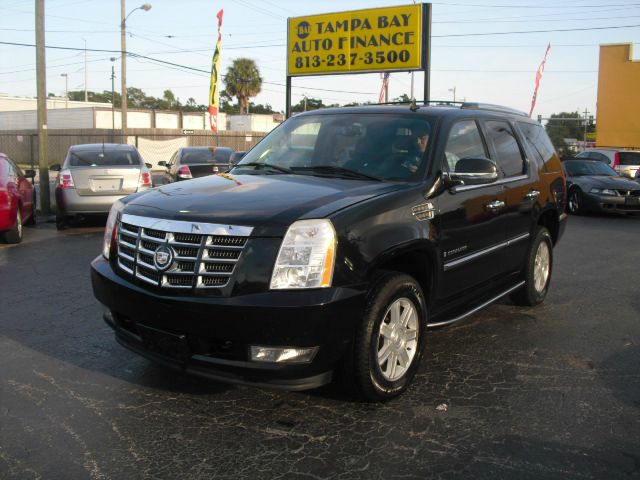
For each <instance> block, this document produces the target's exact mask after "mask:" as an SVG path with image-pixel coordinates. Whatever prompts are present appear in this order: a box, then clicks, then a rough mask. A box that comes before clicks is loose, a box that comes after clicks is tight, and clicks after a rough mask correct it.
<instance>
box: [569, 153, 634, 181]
mask: <svg viewBox="0 0 640 480" xmlns="http://www.w3.org/2000/svg"><path fill="white" fill-rule="evenodd" d="M575 158H588V159H589V160H599V161H601V162H604V163H606V164H607V165H609V166H610V167H611V168H613V169H614V170H615V171H616V172H618V175H620V176H622V177H628V178H631V179H633V178H635V176H636V173H637V171H638V170H640V151H639V150H623V149H617V148H589V149H587V150H585V151H584V152H581V153H579V154H578V155H576V157H575Z"/></svg>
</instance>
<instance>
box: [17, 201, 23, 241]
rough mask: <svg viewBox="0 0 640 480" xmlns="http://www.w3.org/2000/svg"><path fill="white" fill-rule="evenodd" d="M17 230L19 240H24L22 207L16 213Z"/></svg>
mask: <svg viewBox="0 0 640 480" xmlns="http://www.w3.org/2000/svg"><path fill="white" fill-rule="evenodd" d="M16 228H17V229H18V238H22V212H21V211H20V205H18V210H17V211H16Z"/></svg>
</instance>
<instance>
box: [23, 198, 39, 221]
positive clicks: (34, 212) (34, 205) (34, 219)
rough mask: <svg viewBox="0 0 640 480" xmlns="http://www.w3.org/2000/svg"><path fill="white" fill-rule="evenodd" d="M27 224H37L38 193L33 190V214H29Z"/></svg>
mask: <svg viewBox="0 0 640 480" xmlns="http://www.w3.org/2000/svg"><path fill="white" fill-rule="evenodd" d="M24 224H25V225H35V224H36V193H35V192H33V202H32V203H31V215H29V219H28V220H27V221H26V222H24Z"/></svg>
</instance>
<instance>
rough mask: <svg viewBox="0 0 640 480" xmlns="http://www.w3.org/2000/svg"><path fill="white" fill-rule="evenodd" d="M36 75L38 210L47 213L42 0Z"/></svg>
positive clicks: (38, 14) (38, 11)
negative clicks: (38, 174)
mask: <svg viewBox="0 0 640 480" xmlns="http://www.w3.org/2000/svg"><path fill="white" fill-rule="evenodd" d="M36 77H37V94H38V167H39V173H40V211H41V212H43V213H49V212H50V210H51V205H50V203H49V159H48V158H47V146H48V143H49V141H48V140H49V139H48V136H47V75H46V65H45V43H44V0H36Z"/></svg>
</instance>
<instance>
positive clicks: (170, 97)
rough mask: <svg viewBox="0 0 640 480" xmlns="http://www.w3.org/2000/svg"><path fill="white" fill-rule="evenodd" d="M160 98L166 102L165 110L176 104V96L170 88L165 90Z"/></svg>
mask: <svg viewBox="0 0 640 480" xmlns="http://www.w3.org/2000/svg"><path fill="white" fill-rule="evenodd" d="M162 99H163V100H164V101H165V102H166V106H167V110H170V109H171V107H173V106H175V105H176V96H175V95H174V94H173V92H172V91H171V90H165V91H164V93H163V94H162Z"/></svg>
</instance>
